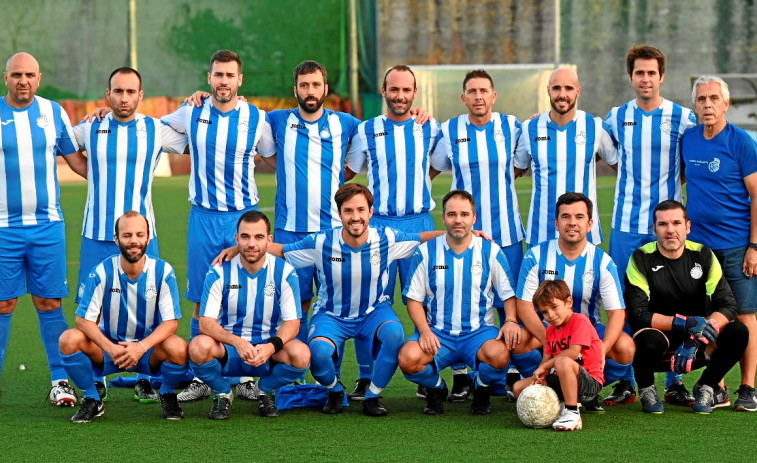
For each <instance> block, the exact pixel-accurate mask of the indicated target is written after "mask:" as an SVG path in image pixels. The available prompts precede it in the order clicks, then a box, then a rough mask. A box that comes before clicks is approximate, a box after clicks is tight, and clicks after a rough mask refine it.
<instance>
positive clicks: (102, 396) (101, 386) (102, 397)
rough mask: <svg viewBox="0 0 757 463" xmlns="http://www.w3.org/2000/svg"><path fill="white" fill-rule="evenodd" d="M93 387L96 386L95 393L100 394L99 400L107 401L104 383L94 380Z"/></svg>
mask: <svg viewBox="0 0 757 463" xmlns="http://www.w3.org/2000/svg"><path fill="white" fill-rule="evenodd" d="M95 387H96V388H97V395H99V396H100V402H107V401H108V386H106V385H105V383H103V382H102V381H95ZM83 401H84V397H82V402H83Z"/></svg>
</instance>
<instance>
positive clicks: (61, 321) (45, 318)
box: [37, 307, 68, 381]
mask: <svg viewBox="0 0 757 463" xmlns="http://www.w3.org/2000/svg"><path fill="white" fill-rule="evenodd" d="M37 318H39V334H40V336H42V344H43V345H44V346H45V353H46V354H47V364H48V365H49V366H50V374H51V376H52V380H53V381H60V380H66V379H68V375H67V374H66V370H65V369H64V368H63V363H62V360H61V355H60V347H59V346H58V339H59V338H60V335H61V334H63V332H64V331H66V330H67V329H68V324H67V323H66V318H65V317H64V316H63V307H58V308H57V309H55V310H50V311H41V310H38V311H37Z"/></svg>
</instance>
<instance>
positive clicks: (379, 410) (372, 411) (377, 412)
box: [363, 397, 389, 416]
mask: <svg viewBox="0 0 757 463" xmlns="http://www.w3.org/2000/svg"><path fill="white" fill-rule="evenodd" d="M363 413H364V414H366V415H368V416H386V415H387V414H389V412H388V411H387V410H386V408H385V407H384V404H382V403H381V397H370V398H368V399H365V400H364V401H363Z"/></svg>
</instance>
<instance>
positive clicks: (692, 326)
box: [673, 314, 718, 344]
mask: <svg viewBox="0 0 757 463" xmlns="http://www.w3.org/2000/svg"><path fill="white" fill-rule="evenodd" d="M673 329H674V330H677V331H688V332H689V334H691V335H692V336H693V337H695V338H696V339H698V340H699V341H701V342H703V343H705V344H709V343H711V342H715V338H717V337H718V329H717V328H715V325H714V324H713V323H712V321H711V320H708V319H706V318H704V317H698V316H690V317H687V316H685V315H681V314H676V316H675V317H674V318H673Z"/></svg>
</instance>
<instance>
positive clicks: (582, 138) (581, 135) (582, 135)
mask: <svg viewBox="0 0 757 463" xmlns="http://www.w3.org/2000/svg"><path fill="white" fill-rule="evenodd" d="M585 144H586V132H584V131H583V130H582V131H580V132H578V133H577V134H576V145H585Z"/></svg>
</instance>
